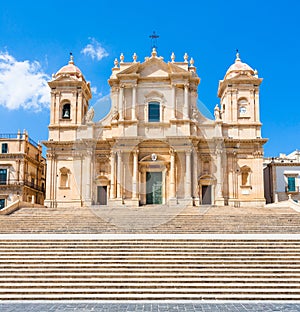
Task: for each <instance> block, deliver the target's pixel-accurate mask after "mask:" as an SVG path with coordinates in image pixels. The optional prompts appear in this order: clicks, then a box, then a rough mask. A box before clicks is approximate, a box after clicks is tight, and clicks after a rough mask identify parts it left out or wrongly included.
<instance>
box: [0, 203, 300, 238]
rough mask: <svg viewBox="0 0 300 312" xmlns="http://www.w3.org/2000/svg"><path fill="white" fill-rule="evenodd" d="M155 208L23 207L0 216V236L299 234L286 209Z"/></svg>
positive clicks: (299, 216)
mask: <svg viewBox="0 0 300 312" xmlns="http://www.w3.org/2000/svg"><path fill="white" fill-rule="evenodd" d="M155 209H156V210H155ZM155 209H153V208H152V207H140V208H138V209H124V208H118V209H112V208H109V209H107V208H93V209H90V208H76V207H74V208H59V209H50V208H23V209H20V210H18V211H17V212H15V213H13V214H11V215H0V233H2V234H5V233H83V234H84V233H95V234H101V233H102V234H103V233H156V234H159V233H160V234H166V233H177V234H178V233H186V234H200V233H203V234H205V233H300V213H298V212H296V211H295V210H293V209H290V208H286V207H283V208H276V209H275V208H272V209H270V208H232V207H187V208H184V209H182V210H177V211H176V210H175V211H174V210H173V209H166V208H165V207H161V209H157V208H155Z"/></svg>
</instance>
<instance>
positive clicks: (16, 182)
mask: <svg viewBox="0 0 300 312" xmlns="http://www.w3.org/2000/svg"><path fill="white" fill-rule="evenodd" d="M1 186H28V187H30V188H33V189H35V190H37V191H41V192H45V186H44V187H43V186H42V185H38V184H36V183H34V182H31V181H27V180H23V181H19V180H14V179H10V180H8V181H3V180H0V187H1Z"/></svg>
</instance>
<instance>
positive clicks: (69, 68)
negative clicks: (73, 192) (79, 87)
mask: <svg viewBox="0 0 300 312" xmlns="http://www.w3.org/2000/svg"><path fill="white" fill-rule="evenodd" d="M61 75H70V76H72V77H76V78H77V79H80V78H83V75H82V72H81V70H80V69H79V68H78V67H77V66H75V64H74V58H73V55H72V54H70V61H69V63H68V65H65V66H63V67H62V68H61V69H60V70H59V71H58V72H57V73H56V74H55V77H56V78H57V77H59V76H61Z"/></svg>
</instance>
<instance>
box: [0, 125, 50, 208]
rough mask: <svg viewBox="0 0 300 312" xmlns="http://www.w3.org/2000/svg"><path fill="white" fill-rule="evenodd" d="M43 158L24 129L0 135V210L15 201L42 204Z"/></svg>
mask: <svg viewBox="0 0 300 312" xmlns="http://www.w3.org/2000/svg"><path fill="white" fill-rule="evenodd" d="M45 186H46V159H45V158H44V157H43V156H42V146H41V145H40V144H38V143H36V142H34V141H33V140H32V139H30V138H29V136H28V134H27V132H26V131H25V130H24V132H23V133H21V132H20V131H19V132H18V133H15V134H0V209H2V208H4V207H5V206H8V205H9V204H11V203H13V202H14V201H16V200H21V201H27V202H32V203H36V204H44V198H45Z"/></svg>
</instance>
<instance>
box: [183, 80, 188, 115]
mask: <svg viewBox="0 0 300 312" xmlns="http://www.w3.org/2000/svg"><path fill="white" fill-rule="evenodd" d="M183 116H184V118H189V85H188V83H186V84H185V85H184V105H183Z"/></svg>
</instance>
